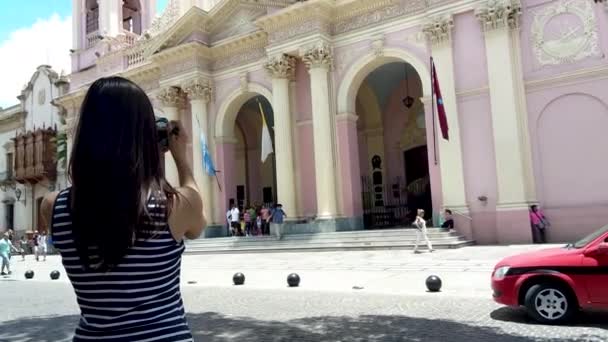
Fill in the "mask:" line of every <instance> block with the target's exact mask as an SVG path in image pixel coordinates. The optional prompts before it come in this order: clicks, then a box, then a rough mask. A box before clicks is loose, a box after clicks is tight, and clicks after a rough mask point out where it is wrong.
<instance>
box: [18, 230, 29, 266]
mask: <svg viewBox="0 0 608 342" xmlns="http://www.w3.org/2000/svg"><path fill="white" fill-rule="evenodd" d="M27 247H28V243H27V239H26V238H25V235H23V236H22V237H21V240H19V252H20V253H21V261H25V252H26V251H27Z"/></svg>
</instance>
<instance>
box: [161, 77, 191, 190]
mask: <svg viewBox="0 0 608 342" xmlns="http://www.w3.org/2000/svg"><path fill="white" fill-rule="evenodd" d="M157 97H158V99H159V100H160V101H161V103H162V106H163V111H164V113H165V116H166V118H167V120H169V121H173V120H175V121H177V120H179V111H180V108H182V107H183V106H184V104H185V97H184V93H183V91H182V90H181V89H180V88H178V87H168V88H165V89H163V90H161V91H160V93H159V94H158V96H157ZM164 158H165V178H166V179H167V181H168V182H169V183H170V184H171V185H173V186H179V185H180V184H179V175H178V173H177V166H176V165H175V160H173V156H172V155H171V152H167V153H165V155H164Z"/></svg>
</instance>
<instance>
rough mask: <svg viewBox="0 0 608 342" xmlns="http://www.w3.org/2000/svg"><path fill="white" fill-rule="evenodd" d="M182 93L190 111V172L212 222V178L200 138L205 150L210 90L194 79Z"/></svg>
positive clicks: (206, 84)
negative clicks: (202, 138) (205, 163)
mask: <svg viewBox="0 0 608 342" xmlns="http://www.w3.org/2000/svg"><path fill="white" fill-rule="evenodd" d="M184 91H185V92H186V94H188V97H189V98H190V106H191V110H192V171H193V173H194V179H195V181H196V184H197V185H198V188H199V191H200V193H201V197H202V198H203V212H204V214H205V217H206V218H207V220H208V221H209V222H211V220H213V196H214V195H213V182H212V181H213V178H212V176H211V175H209V174H208V173H207V172H206V170H205V169H204V166H203V155H202V147H201V141H200V136H201V132H202V133H203V134H204V136H205V140H206V142H207V149H208V151H209V153H211V149H210V146H209V139H210V138H209V128H208V127H209V113H208V111H207V105H208V103H209V101H210V100H211V93H212V88H211V85H210V83H209V81H207V80H205V79H195V80H193V81H191V82H189V83H187V84H186V85H185V86H184Z"/></svg>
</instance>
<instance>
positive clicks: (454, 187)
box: [422, 16, 473, 238]
mask: <svg viewBox="0 0 608 342" xmlns="http://www.w3.org/2000/svg"><path fill="white" fill-rule="evenodd" d="M452 27H453V22H452V17H451V16H447V17H441V18H435V19H432V20H431V21H430V22H428V23H427V24H426V25H425V26H424V27H423V29H422V30H423V32H424V33H425V35H426V37H427V39H428V41H429V42H430V43H431V45H432V55H433V60H434V62H435V68H436V70H437V78H438V81H439V86H440V87H441V95H442V97H443V105H444V107H445V112H446V116H447V120H448V127H449V141H448V140H445V139H443V138H442V137H441V133H440V132H439V130H438V135H437V145H438V147H439V159H440V160H441V162H440V168H439V169H440V173H441V185H442V193H443V207H444V208H449V209H451V210H453V211H456V212H457V213H460V214H461V215H458V214H457V213H455V214H456V215H454V217H457V218H459V220H458V221H459V222H457V223H458V227H457V229H458V230H459V231H460V232H461V233H462V234H464V235H465V236H467V237H468V238H472V237H473V236H472V235H473V234H472V230H471V222H470V220H468V219H464V220H460V218H462V217H463V215H466V216H469V215H468V214H469V207H468V205H467V202H466V197H465V187H464V170H463V166H462V165H463V162H462V146H461V143H460V124H459V121H458V102H457V99H456V86H455V84H454V58H453V56H452V39H451V35H452V34H451V32H452ZM431 110H432V107H431ZM432 119H433V120H435V122H437V118H436V117H433V118H432ZM436 126H437V128H439V125H438V124H437V125H436ZM429 148H432V146H429ZM435 210H439V208H435Z"/></svg>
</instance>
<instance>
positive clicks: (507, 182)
mask: <svg viewBox="0 0 608 342" xmlns="http://www.w3.org/2000/svg"><path fill="white" fill-rule="evenodd" d="M475 15H476V16H477V18H478V19H479V20H480V22H481V27H482V29H483V31H484V32H485V42H486V56H487V62H488V82H489V87H490V104H491V108H492V126H493V133H494V149H495V158H496V177H497V185H498V198H497V201H496V203H497V204H496V211H497V213H496V225H497V236H498V241H499V242H500V243H512V242H530V241H531V231H530V224H529V218H528V203H529V202H530V201H531V200H532V199H533V189H531V188H530V184H531V182H530V181H529V180H528V179H527V178H529V177H530V176H529V175H530V174H531V172H530V170H529V168H530V166H531V161H530V160H529V158H528V157H527V156H529V153H526V151H525V149H527V148H529V146H527V144H528V143H527V142H528V129H527V120H526V117H525V116H526V110H525V108H523V107H522V105H521V103H522V101H520V99H521V98H525V92H524V91H523V87H520V86H519V85H520V84H521V82H522V78H523V76H522V74H521V70H520V69H519V68H518V63H519V60H518V57H517V54H519V52H520V51H519V49H517V50H515V47H516V46H517V44H516V40H518V39H519V36H518V35H519V32H518V29H519V17H520V15H521V3H520V2H519V0H502V1H488V2H487V3H486V4H485V5H482V6H481V7H479V8H477V9H476V10H475Z"/></svg>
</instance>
